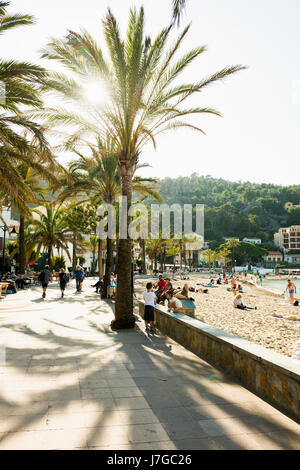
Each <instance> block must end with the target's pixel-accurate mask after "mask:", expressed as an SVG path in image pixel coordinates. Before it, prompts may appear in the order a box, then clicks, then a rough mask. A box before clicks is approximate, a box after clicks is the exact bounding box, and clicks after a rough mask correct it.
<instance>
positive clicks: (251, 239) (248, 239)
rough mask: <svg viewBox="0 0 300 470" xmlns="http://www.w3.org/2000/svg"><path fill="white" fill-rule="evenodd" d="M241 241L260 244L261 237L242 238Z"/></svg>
mask: <svg viewBox="0 0 300 470" xmlns="http://www.w3.org/2000/svg"><path fill="white" fill-rule="evenodd" d="M243 242H247V243H253V244H254V245H261V238H247V237H245V238H243Z"/></svg>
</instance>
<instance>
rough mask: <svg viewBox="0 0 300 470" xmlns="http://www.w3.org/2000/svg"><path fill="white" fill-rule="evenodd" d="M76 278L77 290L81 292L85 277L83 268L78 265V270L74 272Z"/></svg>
mask: <svg viewBox="0 0 300 470" xmlns="http://www.w3.org/2000/svg"><path fill="white" fill-rule="evenodd" d="M74 275H75V279H76V290H77V292H81V287H82V281H83V278H84V273H83V269H82V267H81V266H76V271H75V273H74Z"/></svg>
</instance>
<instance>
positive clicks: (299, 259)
mask: <svg viewBox="0 0 300 470" xmlns="http://www.w3.org/2000/svg"><path fill="white" fill-rule="evenodd" d="M285 261H287V262H288V263H290V264H297V265H298V264H299V265H300V253H293V252H290V253H287V254H286V255H285Z"/></svg>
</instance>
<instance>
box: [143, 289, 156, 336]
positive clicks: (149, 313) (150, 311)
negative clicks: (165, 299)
mask: <svg viewBox="0 0 300 470" xmlns="http://www.w3.org/2000/svg"><path fill="white" fill-rule="evenodd" d="M146 289H147V291H146V292H144V294H143V297H144V301H145V311H144V320H145V331H146V332H150V333H155V330H154V328H153V322H154V305H155V304H156V300H157V297H156V295H155V293H154V292H153V285H152V282H148V283H147V284H146Z"/></svg>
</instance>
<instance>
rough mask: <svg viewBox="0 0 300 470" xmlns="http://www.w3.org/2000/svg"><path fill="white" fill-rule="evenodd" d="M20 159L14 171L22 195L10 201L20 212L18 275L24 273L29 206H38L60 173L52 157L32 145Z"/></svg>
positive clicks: (29, 217) (17, 195)
mask: <svg viewBox="0 0 300 470" xmlns="http://www.w3.org/2000/svg"><path fill="white" fill-rule="evenodd" d="M22 157H23V161H19V162H18V163H17V164H16V166H15V170H16V171H17V173H18V175H19V178H20V182H21V183H22V186H23V188H24V193H23V194H21V193H20V192H16V196H15V197H13V201H11V202H12V203H13V205H14V206H15V207H16V208H17V209H18V210H19V212H20V227H19V237H18V242H19V243H18V244H19V273H20V274H24V273H25V220H26V219H28V220H30V219H31V218H32V213H31V209H30V207H29V206H30V205H31V207H32V206H33V205H35V206H36V205H38V204H40V201H41V198H42V199H43V197H44V195H45V194H46V193H47V192H48V191H49V184H50V185H52V186H53V185H54V186H55V185H56V184H57V183H58V180H57V174H58V172H59V171H60V166H59V165H58V164H57V163H56V162H55V161H54V159H53V158H52V156H51V155H50V154H48V153H46V154H45V155H41V152H40V151H39V149H38V148H36V147H35V146H34V145H33V144H32V143H31V144H28V146H27V147H25V149H24V151H23V155H22ZM26 157H27V161H26ZM44 183H45V184H44ZM46 183H48V184H46Z"/></svg>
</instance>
